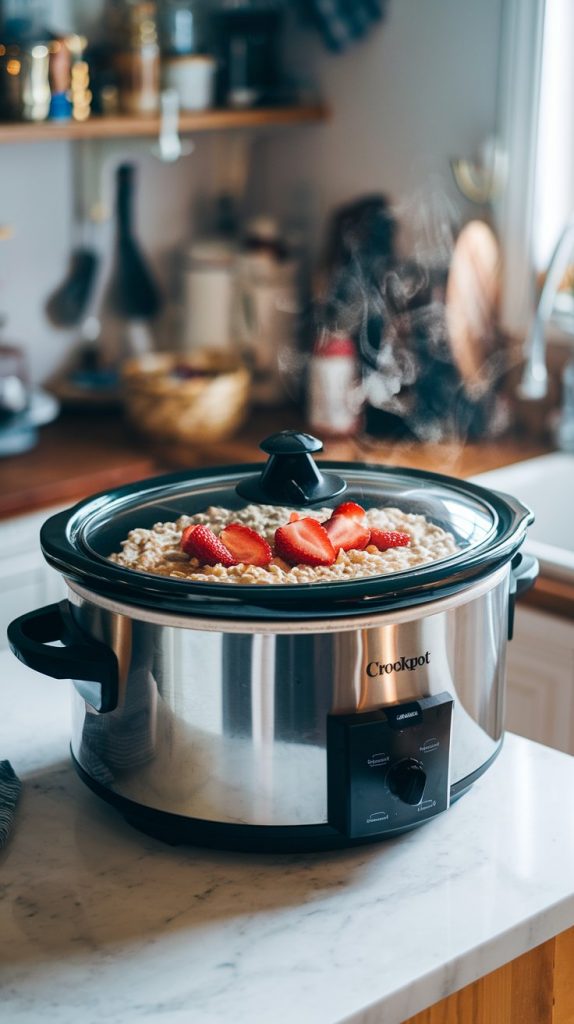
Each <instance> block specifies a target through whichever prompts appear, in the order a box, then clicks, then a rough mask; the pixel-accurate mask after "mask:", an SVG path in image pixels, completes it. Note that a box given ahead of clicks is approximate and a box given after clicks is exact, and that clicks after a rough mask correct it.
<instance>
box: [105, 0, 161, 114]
mask: <svg viewBox="0 0 574 1024" xmlns="http://www.w3.org/2000/svg"><path fill="white" fill-rule="evenodd" d="M156 13H157V12H156V4H155V3H153V2H148V0H144V2H141V0H128V3H127V4H126V6H125V11H124V22H123V32H122V36H123V39H122V48H121V50H120V51H119V52H118V53H117V54H116V67H117V71H118V76H119V83H120V92H119V100H120V107H121V109H122V111H123V112H124V113H125V114H135V115H138V114H155V113H157V111H158V110H159V85H160V49H159V42H158V29H157V18H156Z"/></svg>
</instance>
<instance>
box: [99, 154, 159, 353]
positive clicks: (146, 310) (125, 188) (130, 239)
mask: <svg viewBox="0 0 574 1024" xmlns="http://www.w3.org/2000/svg"><path fill="white" fill-rule="evenodd" d="M134 181H135V167H134V166H133V165H132V164H122V165H121V166H120V167H119V168H118V171H117V200H116V249H115V255H114V260H113V264H112V271H111V275H110V280H109V283H108V286H107V289H106V294H105V297H104V301H103V306H104V310H105V313H104V325H103V328H102V356H103V362H104V364H105V365H107V366H110V365H117V364H118V363H119V362H120V361H121V360H122V359H125V358H127V357H129V356H134V355H142V354H144V353H145V352H148V351H151V350H152V349H153V348H154V347H155V333H156V318H157V315H158V313H159V311H160V308H161V296H160V292H159V288H158V286H157V284H156V282H155V280H154V277H153V274H152V273H151V271H150V269H149V267H148V265H147V263H146V260H145V257H144V255H143V253H142V251H141V249H140V247H139V244H138V241H137V239H136V237H135V235H134V232H133V225H132V216H133V193H134Z"/></svg>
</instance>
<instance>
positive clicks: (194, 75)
mask: <svg viewBox="0 0 574 1024" xmlns="http://www.w3.org/2000/svg"><path fill="white" fill-rule="evenodd" d="M162 78H163V84H164V87H165V88H166V89H175V90H176V92H177V94H178V96H179V106H180V109H181V110H208V109H209V107H212V106H213V97H214V87H215V60H214V58H213V57H210V56H208V55H207V54H201V53H194V54H186V55H185V56H183V55H182V56H175V57H166V58H164V62H163V65H162Z"/></svg>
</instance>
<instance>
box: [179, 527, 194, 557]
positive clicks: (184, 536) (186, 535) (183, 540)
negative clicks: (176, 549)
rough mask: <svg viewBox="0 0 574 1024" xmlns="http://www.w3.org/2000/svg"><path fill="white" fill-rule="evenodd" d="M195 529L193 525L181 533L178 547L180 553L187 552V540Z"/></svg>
mask: <svg viewBox="0 0 574 1024" xmlns="http://www.w3.org/2000/svg"><path fill="white" fill-rule="evenodd" d="M196 529H197V525H195V526H186V528H185V530H184V531H183V533H182V535H181V540H180V542H179V546H180V548H181V550H182V551H187V544H188V543H189V538H190V537H191V535H192V533H193V531H194V530H196Z"/></svg>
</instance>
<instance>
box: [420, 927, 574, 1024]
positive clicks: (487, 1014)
mask: <svg viewBox="0 0 574 1024" xmlns="http://www.w3.org/2000/svg"><path fill="white" fill-rule="evenodd" d="M403 1024H574V928H570V929H569V930H568V931H566V932H562V933H561V934H560V935H556V936H555V937H554V938H553V939H549V941H548V942H544V943H542V945H540V946H536V948H535V949H531V950H530V951H529V952H528V953H524V954H523V955H522V956H519V957H517V958H516V959H515V960H511V961H510V962H509V963H507V964H504V965H503V966H502V967H499V968H498V969H497V970H496V971H492V972H491V973H490V974H486V975H485V976H484V977H483V978H479V979H478V981H475V982H473V983H472V985H467V986H466V987H465V988H462V989H459V991H458V992H453V993H452V995H450V996H447V998H446V999H441V1001H440V1002H439V1003H435V1004H434V1005H433V1006H430V1007H429V1008H428V1009H426V1010H422V1011H421V1012H420V1013H417V1014H415V1016H414V1017H409V1018H408V1020H406V1021H404V1022H403Z"/></svg>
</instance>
